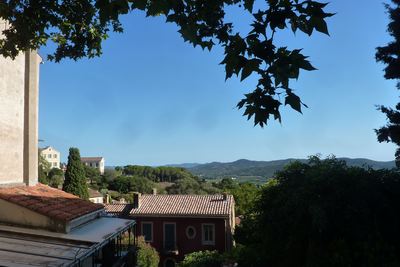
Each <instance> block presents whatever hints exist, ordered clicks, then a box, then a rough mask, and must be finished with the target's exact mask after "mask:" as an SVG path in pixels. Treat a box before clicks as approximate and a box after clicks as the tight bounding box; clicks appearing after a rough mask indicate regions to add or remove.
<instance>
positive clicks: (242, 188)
mask: <svg viewBox="0 0 400 267" xmlns="http://www.w3.org/2000/svg"><path fill="white" fill-rule="evenodd" d="M214 186H215V187H216V188H218V189H220V190H221V191H222V192H226V193H229V194H231V195H233V198H234V199H235V213H236V215H244V214H245V213H247V212H248V211H250V210H252V208H253V204H254V202H255V201H256V198H257V197H258V196H259V193H260V188H258V187H257V186H256V185H255V184H253V183H237V182H235V181H234V180H232V179H231V178H224V179H222V180H221V181H219V182H218V183H214Z"/></svg>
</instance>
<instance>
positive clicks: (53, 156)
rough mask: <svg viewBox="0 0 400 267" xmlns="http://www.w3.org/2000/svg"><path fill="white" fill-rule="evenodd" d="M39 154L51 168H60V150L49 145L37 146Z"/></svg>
mask: <svg viewBox="0 0 400 267" xmlns="http://www.w3.org/2000/svg"><path fill="white" fill-rule="evenodd" d="M39 151H40V155H41V156H42V157H43V158H44V159H45V160H46V161H47V162H48V163H50V166H51V168H59V169H60V168H61V165H60V152H58V151H57V150H55V149H54V148H53V147H51V146H47V147H44V148H39Z"/></svg>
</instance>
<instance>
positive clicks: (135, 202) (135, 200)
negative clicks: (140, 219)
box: [133, 192, 142, 209]
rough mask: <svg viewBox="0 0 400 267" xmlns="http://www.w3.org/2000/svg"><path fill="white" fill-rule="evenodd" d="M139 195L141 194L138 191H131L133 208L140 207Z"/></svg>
mask: <svg viewBox="0 0 400 267" xmlns="http://www.w3.org/2000/svg"><path fill="white" fill-rule="evenodd" d="M141 196H142V194H140V193H138V192H135V193H133V208H134V209H138V208H140V202H141Z"/></svg>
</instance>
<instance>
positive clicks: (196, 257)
mask: <svg viewBox="0 0 400 267" xmlns="http://www.w3.org/2000/svg"><path fill="white" fill-rule="evenodd" d="M223 261H224V259H223V256H222V255H221V254H219V253H218V251H216V250H213V251H209V250H204V251H197V252H193V253H190V254H187V255H186V256H185V259H184V260H183V261H182V262H181V263H180V264H179V267H221V266H222V263H223Z"/></svg>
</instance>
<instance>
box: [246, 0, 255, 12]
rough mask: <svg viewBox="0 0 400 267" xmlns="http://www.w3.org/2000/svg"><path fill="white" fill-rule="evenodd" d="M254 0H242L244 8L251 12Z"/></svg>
mask: <svg viewBox="0 0 400 267" xmlns="http://www.w3.org/2000/svg"><path fill="white" fill-rule="evenodd" d="M253 5H254V0H244V8H245V9H247V10H248V11H250V12H253Z"/></svg>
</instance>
